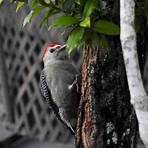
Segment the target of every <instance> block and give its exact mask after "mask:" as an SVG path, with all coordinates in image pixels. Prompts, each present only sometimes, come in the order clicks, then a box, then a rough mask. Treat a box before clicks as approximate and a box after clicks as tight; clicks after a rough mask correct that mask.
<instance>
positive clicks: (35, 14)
mask: <svg viewBox="0 0 148 148" xmlns="http://www.w3.org/2000/svg"><path fill="white" fill-rule="evenodd" d="M44 8H45V7H44V6H38V7H36V8H35V9H34V10H31V11H30V13H29V14H28V15H27V16H26V17H25V19H24V22H23V27H24V26H25V25H26V24H27V23H30V22H31V20H32V18H33V17H35V16H37V15H38V14H39V13H40V12H41V11H42V10H43V9H44Z"/></svg>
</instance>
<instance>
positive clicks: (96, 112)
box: [76, 41, 138, 148]
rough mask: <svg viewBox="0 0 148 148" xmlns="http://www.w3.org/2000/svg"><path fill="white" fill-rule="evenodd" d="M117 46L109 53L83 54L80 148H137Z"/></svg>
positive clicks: (135, 124) (91, 52)
mask: <svg viewBox="0 0 148 148" xmlns="http://www.w3.org/2000/svg"><path fill="white" fill-rule="evenodd" d="M117 42H118V41H117ZM117 42H116V43H115V44H114V45H113V46H114V50H110V51H108V52H107V51H104V52H102V51H101V50H98V49H90V48H85V50H84V61H83V69H82V90H81V91H82V96H81V102H80V108H79V118H78V125H77V134H76V147H77V148H112V147H113V148H135V147H136V139H137V131H138V128H137V120H136V116H135V112H134V110H133V107H132V105H131V104H130V99H129V98H130V97H129V92H128V87H127V80H126V77H125V69H124V65H123V58H122V53H121V48H118V46H119V47H120V45H119V44H118V43H117ZM115 45H116V46H115ZM115 49H116V50H115Z"/></svg>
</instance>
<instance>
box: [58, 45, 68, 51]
mask: <svg viewBox="0 0 148 148" xmlns="http://www.w3.org/2000/svg"><path fill="white" fill-rule="evenodd" d="M65 48H66V45H63V46H61V47H60V48H59V49H58V52H61V51H63V50H65Z"/></svg>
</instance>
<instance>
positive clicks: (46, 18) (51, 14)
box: [40, 9, 59, 27]
mask: <svg viewBox="0 0 148 148" xmlns="http://www.w3.org/2000/svg"><path fill="white" fill-rule="evenodd" d="M58 12H59V11H57V10H54V9H51V10H50V11H47V12H46V14H45V16H44V18H43V19H42V21H41V23H40V27H42V26H43V25H45V24H47V25H48V19H49V18H50V17H51V16H53V15H54V14H56V13H58Z"/></svg>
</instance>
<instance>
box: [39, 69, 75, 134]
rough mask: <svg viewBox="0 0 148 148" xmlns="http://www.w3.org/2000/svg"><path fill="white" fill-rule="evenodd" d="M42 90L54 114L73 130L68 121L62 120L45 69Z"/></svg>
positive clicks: (41, 79) (41, 78)
mask: <svg viewBox="0 0 148 148" xmlns="http://www.w3.org/2000/svg"><path fill="white" fill-rule="evenodd" d="M40 91H41V94H42V96H43V98H44V101H45V102H46V103H47V104H48V106H49V108H50V109H51V110H53V112H54V114H55V115H56V117H57V118H58V120H60V121H61V122H62V123H63V124H64V125H66V127H67V128H68V129H69V130H70V131H71V132H72V133H74V132H73V130H72V129H71V128H70V127H69V126H68V125H67V123H66V122H65V121H64V120H62V118H61V116H60V113H59V108H58V106H57V105H56V104H55V103H54V101H53V99H52V96H51V93H50V90H49V88H48V85H47V83H46V76H45V73H44V71H42V72H41V74H40Z"/></svg>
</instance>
